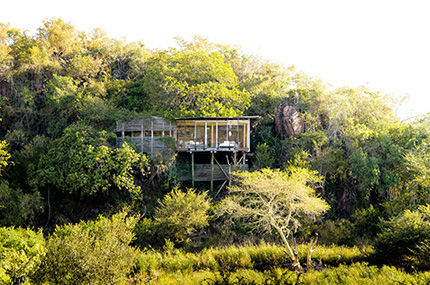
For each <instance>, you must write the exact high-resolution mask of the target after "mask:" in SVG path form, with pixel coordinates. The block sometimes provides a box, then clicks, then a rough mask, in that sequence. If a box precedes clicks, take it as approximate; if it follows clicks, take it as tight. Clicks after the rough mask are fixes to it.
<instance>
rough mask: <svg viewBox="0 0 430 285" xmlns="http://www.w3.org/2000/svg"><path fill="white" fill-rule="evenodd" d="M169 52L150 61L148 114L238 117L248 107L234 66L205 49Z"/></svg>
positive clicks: (164, 52)
mask: <svg viewBox="0 0 430 285" xmlns="http://www.w3.org/2000/svg"><path fill="white" fill-rule="evenodd" d="M191 47H192V48H188V49H186V50H176V49H170V50H169V51H163V52H160V53H158V54H157V55H156V56H154V57H152V58H150V59H149V60H148V68H147V73H146V76H145V78H144V83H143V86H144V90H145V93H146V94H147V98H146V100H147V104H148V106H149V107H148V110H149V111H152V112H158V113H160V115H164V116H168V117H175V116H176V117H189V116H236V115H241V114H242V113H243V111H244V110H245V109H246V108H247V107H248V106H249V100H250V97H249V93H248V92H246V91H245V90H242V89H240V88H239V87H238V79H237V76H236V75H235V73H234V71H233V69H232V68H231V66H229V65H228V64H227V63H226V62H225V60H224V58H223V56H222V55H221V53H220V52H218V51H213V50H207V47H206V46H205V45H203V46H201V47H199V46H198V45H197V46H191Z"/></svg>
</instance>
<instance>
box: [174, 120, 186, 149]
mask: <svg viewBox="0 0 430 285" xmlns="http://www.w3.org/2000/svg"><path fill="white" fill-rule="evenodd" d="M184 126H185V125H184V123H183V121H178V122H177V123H176V127H177V129H176V134H177V142H176V144H177V146H178V148H185V128H184Z"/></svg>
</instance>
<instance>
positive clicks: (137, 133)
mask: <svg viewBox="0 0 430 285" xmlns="http://www.w3.org/2000/svg"><path fill="white" fill-rule="evenodd" d="M141 135H142V132H141V131H134V132H133V137H134V138H136V137H140V136H141Z"/></svg>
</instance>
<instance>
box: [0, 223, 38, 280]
mask: <svg viewBox="0 0 430 285" xmlns="http://www.w3.org/2000/svg"><path fill="white" fill-rule="evenodd" d="M44 254H45V245H44V239H43V234H42V231H37V232H36V231H33V230H30V229H22V228H13V227H10V228H5V227H2V228H0V283H1V284H19V283H22V282H24V281H26V280H27V279H28V277H29V275H31V274H32V273H33V272H34V271H35V270H37V268H38V266H39V265H40V263H41V259H42V258H43V256H44Z"/></svg>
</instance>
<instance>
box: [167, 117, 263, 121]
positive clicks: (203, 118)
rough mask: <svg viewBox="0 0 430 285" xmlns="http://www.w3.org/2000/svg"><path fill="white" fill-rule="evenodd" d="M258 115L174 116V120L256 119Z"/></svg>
mask: <svg viewBox="0 0 430 285" xmlns="http://www.w3.org/2000/svg"><path fill="white" fill-rule="evenodd" d="M258 118H260V116H236V117H186V118H175V120H176V121H182V120H196V121H207V120H243V119H258Z"/></svg>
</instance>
